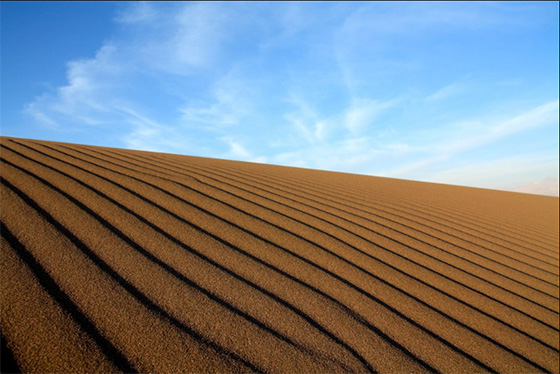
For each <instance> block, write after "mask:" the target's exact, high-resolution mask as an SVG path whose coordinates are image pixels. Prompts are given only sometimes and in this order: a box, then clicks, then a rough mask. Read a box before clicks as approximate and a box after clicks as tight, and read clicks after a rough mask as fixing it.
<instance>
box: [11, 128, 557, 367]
mask: <svg viewBox="0 0 560 374" xmlns="http://www.w3.org/2000/svg"><path fill="white" fill-rule="evenodd" d="M0 145H1V147H0V158H1V163H0V177H1V179H0V181H1V183H0V189H1V205H0V206H1V218H0V220H1V233H2V235H1V246H2V247H1V258H0V259H1V273H0V274H1V279H0V280H1V282H0V286H1V300H0V301H1V320H0V322H1V324H0V328H1V332H2V339H3V342H2V343H3V345H2V347H3V354H2V356H3V359H4V356H5V354H11V355H12V356H13V358H14V359H15V365H17V368H19V369H20V370H22V371H24V372H41V373H44V372H65V373H67V372H87V373H90V372H141V373H147V372H154V373H185V372H198V373H200V372H202V373H207V372H217V373H230V372H255V371H257V372H279V373H338V372H381V373H419V372H440V373H482V372H501V373H532V372H550V373H558V372H559V343H558V339H559V314H558V313H559V305H558V301H559V288H558V287H559V270H558V261H559V260H558V259H559V250H558V246H559V245H558V240H559V239H558V224H559V222H558V221H559V217H558V216H559V212H558V198H553V197H544V196H536V195H528V194H520V193H512V192H502V191H493V190H484V189H476V188H467V187H457V186H449V185H441V184H433V183H421V182H413V181H405V180H397V179H389V178H378V177H369V176H362V175H353V174H345V173H334V172H326V171H318V170H307V169H300V168H290V167H281V166H272V165H263V164H253V163H244V162H236V161H227V160H218V159H209V158H200V157H189V156H179V155H171V154H162V153H151V152H140V151H131V150H122V149H113V148H103V147H93V146H83V145H76V144H65V143H56V142H47V141H36V140H28V139H16V138H7V137H0ZM6 357H7V356H6ZM6 362H8V361H7V360H6V361H5V362H3V368H2V370H3V371H6V370H9V369H10V367H9V366H7V364H5V363H6ZM5 365H6V366H5ZM13 367H14V365H12V368H13Z"/></svg>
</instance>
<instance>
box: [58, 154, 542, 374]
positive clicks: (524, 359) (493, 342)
mask: <svg viewBox="0 0 560 374" xmlns="http://www.w3.org/2000/svg"><path fill="white" fill-rule="evenodd" d="M58 152H61V151H58ZM61 153H64V152H61ZM51 157H52V156H51ZM72 157H75V156H72ZM87 162H88V163H91V164H93V165H96V166H97V167H101V168H105V167H102V166H100V165H97V164H95V163H92V162H89V161H87ZM108 170H110V169H108ZM113 173H116V174H123V173H119V172H115V171H113ZM125 176H128V175H125ZM128 177H129V178H131V179H133V180H136V181H138V182H141V183H145V184H148V185H150V186H151V187H152V188H155V189H158V190H160V191H162V192H164V193H166V194H167V195H169V196H171V197H174V198H176V199H178V200H179V201H181V202H183V203H186V204H191V205H192V203H189V202H187V201H185V200H184V199H182V198H180V197H178V196H176V195H174V194H171V193H169V192H168V191H165V190H163V189H161V188H160V187H158V186H156V185H153V184H151V183H148V182H145V181H142V180H140V179H138V178H135V177H132V176H128ZM199 209H200V207H199ZM216 218H220V217H218V216H216ZM230 224H231V223H230ZM238 228H240V227H238ZM240 229H242V230H244V231H247V230H245V229H243V228H240ZM247 233H249V234H251V235H253V236H255V234H254V233H251V232H249V231H247ZM259 239H260V240H263V241H267V240H266V239H264V238H259ZM267 242H268V243H270V244H272V245H274V246H278V245H277V244H274V243H271V242H270V241H267ZM339 259H341V258H339ZM341 260H343V261H345V262H348V261H346V260H345V259H341ZM348 263H349V264H350V265H351V266H354V267H356V268H357V269H359V270H362V271H364V269H361V268H360V267H358V266H356V265H355V264H352V263H350V262H348ZM314 265H315V266H316V264H314ZM324 270H325V271H328V270H326V269H324ZM329 273H330V274H331V275H332V276H336V277H337V279H341V278H340V277H339V276H338V275H336V274H334V273H332V272H329ZM367 274H369V275H370V276H372V277H374V278H376V279H378V280H380V281H381V282H382V283H385V284H386V285H387V286H389V287H390V288H394V289H396V290H397V291H400V292H402V293H403V294H404V295H407V296H408V297H410V298H412V299H413V300H415V301H417V302H419V303H420V304H422V305H424V306H425V307H427V308H428V309H430V310H432V311H434V312H436V313H437V314H439V315H441V316H442V317H444V318H447V319H449V320H451V321H453V322H454V323H456V324H458V325H459V326H461V327H462V328H464V329H466V330H468V331H470V332H472V333H473V334H475V335H476V336H479V337H480V338H482V339H485V340H487V341H488V342H490V343H492V344H494V345H496V346H497V347H499V348H501V349H502V350H504V351H505V352H508V353H509V354H511V355H513V356H515V357H518V358H519V359H521V360H522V361H525V362H526V363H528V364H530V365H532V366H534V367H537V368H539V369H540V370H544V371H546V369H545V368H544V367H542V366H540V365H539V364H538V363H536V362H534V361H532V360H531V359H528V358H526V357H525V356H523V355H521V354H519V353H518V352H516V351H514V350H512V349H511V348H509V347H507V346H505V345H503V344H502V343H500V342H498V341H496V340H495V339H493V338H490V337H488V336H486V335H484V334H482V333H480V332H479V331H478V330H476V329H474V328H472V327H470V326H468V325H465V324H464V323H462V322H460V321H458V320H456V319H455V318H453V317H451V316H449V315H447V314H445V313H444V312H441V311H440V310H438V309H436V308H435V307H433V306H431V305H429V304H427V303H426V302H424V301H423V300H420V299H418V298H417V297H415V296H413V295H411V294H409V293H408V292H406V291H404V290H401V289H399V288H398V287H395V286H394V285H392V284H388V283H387V282H386V281H383V280H382V279H379V278H378V277H376V276H375V275H373V274H371V273H369V272H367ZM344 281H345V282H348V281H347V280H344ZM348 283H349V285H351V287H353V288H355V289H358V287H357V286H356V285H354V284H353V283H351V282H348ZM362 291H363V290H362Z"/></svg>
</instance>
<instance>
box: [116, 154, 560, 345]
mask: <svg viewBox="0 0 560 374" xmlns="http://www.w3.org/2000/svg"><path fill="white" fill-rule="evenodd" d="M130 164H134V163H132V162H130ZM137 166H138V165H137ZM121 167H123V168H126V167H124V166H122V165H121ZM144 169H147V168H145V167H144ZM131 170H132V169H131ZM133 171H134V170H133ZM137 172H138V173H142V174H146V175H148V176H151V177H155V178H160V179H164V180H165V178H162V177H159V176H155V175H151V174H148V173H145V172H141V171H137ZM167 181H169V182H172V183H176V184H179V185H181V186H182V187H183V188H185V189H187V190H189V191H190V192H193V193H198V194H201V195H203V196H205V197H206V198H209V199H213V200H215V198H214V197H212V196H209V195H207V194H204V193H202V192H200V191H197V190H194V189H192V188H191V187H189V186H186V185H184V184H182V183H179V182H174V181H173V180H170V179H167ZM198 182H199V183H201V184H205V183H204V182H201V181H198ZM208 186H210V187H211V188H214V189H218V190H221V191H222V192H224V193H228V194H232V193H230V192H228V191H225V190H223V189H220V188H218V187H216V186H215V185H209V184H208ZM232 195H233V194H232ZM239 198H240V199H243V200H245V201H247V202H249V203H251V204H255V205H259V204H256V203H253V202H251V201H250V200H248V199H245V198H242V197H239ZM226 205H228V206H230V205H229V204H226ZM259 206H261V207H262V208H263V209H266V210H269V211H271V212H273V213H275V214H278V215H281V216H285V217H287V218H289V219H293V220H294V221H296V222H298V223H300V224H302V225H306V226H309V225H307V224H306V223H305V222H303V221H299V220H296V219H294V218H291V217H288V216H287V215H284V214H283V213H280V212H277V211H274V210H272V209H269V208H267V207H264V206H262V205H259ZM230 207H231V208H232V209H236V210H237V211H240V212H242V213H245V214H248V215H250V216H253V215H251V214H249V213H247V212H245V211H242V210H240V209H239V208H237V207H232V206H230ZM253 217H254V216H253ZM254 218H257V219H259V220H262V221H264V222H266V223H269V224H271V225H273V226H275V227H277V226H276V225H274V224H272V223H270V222H267V221H265V220H264V219H261V218H260V217H254ZM309 227H310V228H312V229H314V230H316V231H318V232H320V233H322V234H324V235H326V236H330V237H331V238H333V239H334V240H337V241H339V242H340V243H341V244H344V245H348V246H350V247H351V248H353V249H354V250H356V251H358V252H360V253H363V254H365V255H366V256H368V257H370V258H372V259H375V260H378V259H377V258H375V257H373V256H371V255H369V254H368V253H365V252H363V251H362V250H360V249H358V248H356V247H354V246H352V245H350V244H348V243H345V242H342V241H340V240H339V239H338V238H336V237H334V236H333V235H331V234H329V233H327V232H325V231H323V230H321V229H319V228H315V227H311V226H309ZM277 228H278V227H277ZM280 229H282V230H284V229H283V228H280ZM305 240H307V239H305ZM317 246H319V247H321V246H320V245H318V244H317ZM323 249H324V248H323ZM383 249H384V250H387V251H388V249H386V248H383ZM378 261H380V262H381V263H383V264H384V265H386V266H388V267H390V268H392V269H394V270H396V271H398V272H400V273H401V274H403V275H405V276H409V277H411V278H412V279H414V280H415V281H418V282H420V283H421V284H423V285H425V286H427V287H429V288H431V289H433V290H436V291H439V292H441V293H442V294H443V295H445V296H447V297H449V298H451V299H452V300H454V301H457V302H459V303H461V304H463V305H464V306H466V307H468V308H472V309H473V310H474V311H477V312H479V313H481V314H483V315H484V316H486V317H489V318H491V319H492V320H494V321H496V322H498V323H500V324H503V325H505V326H507V327H509V328H511V329H513V330H515V331H516V332H518V333H520V334H522V335H525V336H526V337H527V338H529V339H531V340H534V341H536V342H538V343H540V344H542V345H544V346H546V347H547V348H549V349H552V350H555V351H558V349H557V348H556V347H554V346H552V345H550V344H548V343H546V342H544V341H542V340H540V339H539V338H536V337H534V336H532V335H530V334H529V333H527V332H526V331H523V330H520V329H519V328H517V327H515V326H513V325H511V324H509V323H507V322H505V321H503V320H500V319H499V318H497V317H495V316H493V315H490V314H488V313H486V312H484V311H482V310H481V309H479V308H477V307H475V306H473V305H472V304H469V303H467V302H465V301H463V300H460V299H458V298H457V297H455V296H453V295H451V294H449V293H447V292H445V291H442V290H440V289H437V288H435V287H433V286H432V285H430V284H427V283H426V282H424V281H422V280H420V279H418V278H416V277H414V276H411V275H409V274H408V273H405V272H404V271H402V270H401V269H398V268H395V267H394V266H392V265H390V264H388V263H386V262H384V261H382V260H378ZM428 270H430V269H428ZM433 272H435V273H437V272H436V271H435V270H434V271H433ZM437 274H439V273H437ZM449 280H451V281H453V280H452V279H451V278H449ZM481 295H483V294H481ZM489 299H491V300H493V301H497V300H495V299H493V298H490V297H489ZM508 307H509V306H508ZM510 308H511V309H512V311H516V312H519V313H521V314H525V313H524V312H522V311H520V310H518V309H515V308H513V307H510ZM525 315H526V316H528V317H529V318H531V319H533V320H535V321H536V322H539V323H541V324H543V325H544V326H546V327H548V328H551V329H552V330H556V328H555V327H554V326H551V325H548V324H546V323H545V322H542V321H540V320H538V319H535V318H534V317H532V316H530V315H528V314H525Z"/></svg>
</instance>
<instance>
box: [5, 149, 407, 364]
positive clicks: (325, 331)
mask: <svg viewBox="0 0 560 374" xmlns="http://www.w3.org/2000/svg"><path fill="white" fill-rule="evenodd" d="M6 148H7V149H8V147H6ZM12 151H13V150H12ZM13 152H14V153H16V152H17V151H13ZM22 156H23V157H26V158H28V157H27V156H25V155H22ZM28 159H30V158H28ZM30 160H31V161H34V162H36V163H39V164H41V165H42V166H44V167H47V168H49V169H51V170H53V171H56V172H58V173H60V174H61V175H64V176H66V177H68V178H70V179H72V180H74V181H75V182H77V183H79V184H80V185H82V186H84V187H86V188H88V189H90V190H91V191H93V192H94V193H96V194H98V195H99V196H101V197H103V198H105V199H107V200H109V201H110V202H111V203H112V204H114V205H116V206H118V207H119V208H121V209H123V210H125V211H126V212H127V213H129V214H131V215H133V216H134V217H136V218H137V219H139V220H140V221H142V222H143V223H145V224H146V225H148V226H150V227H151V228H152V229H154V230H155V231H156V232H158V233H159V234H161V235H163V236H164V237H166V238H167V239H168V240H170V241H172V242H174V243H175V244H177V245H179V246H180V247H182V248H183V249H184V250H187V251H189V252H190V253H193V254H195V255H196V256H198V257H200V258H202V259H203V260H204V261H206V262H208V263H209V264H211V265H212V266H215V267H216V268H219V269H220V270H222V271H224V272H226V273H227V274H229V275H231V276H233V277H234V278H236V279H238V280H239V281H242V282H244V283H246V284H248V285H249V286H250V287H252V288H254V289H255V290H257V291H259V292H261V293H263V294H264V295H266V296H268V297H270V298H271V299H272V300H273V301H275V302H277V303H279V304H281V305H282V306H284V307H285V308H287V309H288V310H290V311H291V312H293V313H295V314H297V315H298V316H300V317H301V318H302V319H304V320H305V321H306V322H307V323H309V324H310V325H311V326H313V327H314V328H316V329H317V330H319V331H320V332H321V333H323V334H325V335H326V336H327V337H329V338H330V339H331V340H333V341H334V342H335V343H336V344H339V345H340V346H341V347H343V348H344V349H346V350H347V351H348V352H350V353H351V354H352V355H353V356H354V357H355V358H357V359H358V360H359V361H360V362H361V364H362V365H363V366H364V367H366V369H367V370H368V372H374V371H375V370H374V368H373V367H372V366H371V365H370V364H369V363H368V362H367V360H365V359H364V358H363V357H362V356H361V355H360V354H359V353H358V352H356V351H355V350H354V349H353V348H352V347H350V346H349V345H348V344H346V343H345V342H343V341H342V340H340V339H339V338H338V337H337V336H336V335H334V334H333V333H331V332H330V331H329V330H328V329H326V328H325V327H323V326H322V325H321V324H319V323H318V322H317V321H315V320H314V319H313V318H311V317H310V316H309V315H307V314H305V313H304V312H303V311H301V310H300V309H298V308H297V307H296V306H294V305H292V304H290V303H288V302H287V301H285V300H283V299H281V298H279V297H278V296H276V295H274V294H272V293H270V292H269V291H267V290H265V289H264V288H262V287H260V286H258V285H256V284H254V283H253V282H251V281H249V280H247V279H245V278H243V277H241V276H239V275H238V274H236V273H234V272H233V271H231V270H229V269H227V268H225V267H223V266H222V265H220V264H218V263H216V262H215V261H213V260H211V259H210V258H208V257H206V256H204V255H202V254H201V253H199V252H197V251H195V250H194V249H192V248H191V247H189V246H187V245H186V244H184V243H182V242H180V241H179V240H177V239H176V238H174V237H173V236H171V235H170V234H168V233H167V232H165V231H164V230H162V229H161V228H159V227H158V226H156V225H154V224H153V223H151V222H149V221H147V220H146V219H144V218H143V217H141V216H139V215H138V214H136V213H135V212H133V211H131V210H130V209H129V208H126V207H125V206H123V205H122V204H120V203H118V202H117V201H115V200H113V199H111V198H109V197H108V196H106V195H105V194H103V193H101V192H99V191H97V190H95V189H94V188H92V187H91V186H89V185H87V184H85V183H84V182H82V181H80V180H78V179H76V178H74V177H72V176H70V175H68V174H66V173H64V172H61V171H59V170H56V169H55V168H53V167H51V166H49V165H46V164H44V163H41V162H40V161H37V160H33V159H30ZM2 161H3V162H6V163H7V164H9V165H11V166H13V167H16V168H18V169H20V170H21V171H23V172H25V173H27V174H29V175H30V176H32V177H34V178H36V179H38V180H39V181H41V182H42V183H43V184H45V185H47V186H48V187H50V188H51V189H53V190H55V191H56V192H58V193H60V194H62V195H63V196H65V197H66V198H67V199H69V200H71V201H72V202H73V203H74V204H75V205H77V206H79V207H80V208H81V209H82V210H84V211H85V212H86V213H87V214H89V215H91V216H92V217H93V218H94V219H96V220H98V221H99V222H100V223H101V224H103V225H104V226H105V227H107V228H108V229H109V230H110V231H112V232H113V233H114V234H115V235H116V236H118V237H119V238H120V239H121V240H123V241H124V242H126V243H127V244H128V245H129V246H131V247H133V248H134V249H135V250H136V251H138V252H139V253H141V254H142V255H144V256H145V257H147V258H148V259H149V260H150V261H152V262H154V263H156V264H157V265H158V266H160V267H162V268H163V269H165V270H166V271H167V272H169V273H170V274H172V275H173V276H174V277H176V278H177V279H179V280H180V281H182V282H183V283H185V284H187V285H188V286H190V287H193V288H195V289H196V290H197V291H199V292H201V293H203V294H204V295H206V296H207V297H209V298H210V299H212V300H213V301H215V302H217V303H218V304H220V305H222V306H223V307H224V308H226V309H228V310H229V311H230V312H232V313H235V314H238V315H240V316H241V317H243V318H245V319H246V320H248V321H249V322H251V323H253V324H254V325H256V326H257V327H259V328H261V329H263V330H265V331H266V332H268V333H270V334H272V335H273V336H275V337H276V338H277V339H279V340H282V341H284V342H286V343H288V344H290V345H292V346H294V347H296V348H297V349H299V350H301V351H302V352H305V353H307V354H310V355H318V354H317V353H316V352H312V351H310V350H309V349H308V348H306V347H303V346H302V345H300V344H299V343H296V342H295V341H293V340H292V339H290V338H289V337H287V336H285V335H283V334H281V333H279V332H278V331H276V330H274V329H272V328H271V327H269V326H267V325H266V324H264V323H262V322H261V321H259V320H257V319H255V318H254V317H252V316H251V315H249V314H247V313H245V312H243V311H241V310H239V309H238V308H236V307H235V306H233V305H231V304H230V303H228V302H226V301H225V300H222V299H220V298H218V297H217V296H215V295H214V294H213V293H212V292H211V291H209V290H206V289H205V288H204V287H202V286H200V285H198V284H196V283H195V282H193V281H192V280H190V279H188V278H186V277H185V276H184V275H182V274H181V273H180V272H178V271H177V270H175V269H174V268H172V267H171V266H169V265H167V264H166V263H164V262H162V261H161V260H159V259H158V258H157V257H155V256H153V255H152V254H151V253H149V252H147V251H146V250H145V249H144V248H142V247H141V246H140V245H138V244H137V243H135V242H134V241H133V240H132V239H131V238H129V237H127V236H126V235H125V234H124V233H122V232H121V231H120V230H118V229H117V228H116V227H114V226H113V225H111V224H110V223H109V222H108V221H106V220H105V219H103V218H102V217H100V216H99V215H98V214H97V213H95V212H93V211H92V210H91V209H90V208H88V207H87V206H85V205H83V204H82V203H81V202H80V201H78V200H76V199H75V198H74V197H72V196H70V195H68V194H67V193H65V192H64V191H61V190H60V189H58V188H57V187H56V186H54V185H52V184H50V183H49V182H48V181H46V180H44V179H43V178H41V177H38V176H36V175H34V174H33V173H31V172H29V171H27V170H25V169H23V168H21V167H19V166H17V165H15V164H13V163H11V162H10V161H7V160H4V159H2ZM74 167H76V168H79V167H77V166H74ZM80 169H81V168H80ZM81 170H82V171H85V172H87V173H91V172H90V171H87V170H85V169H81ZM91 174H93V173H91ZM97 176H98V177H100V178H103V179H106V178H104V177H102V176H99V175H97ZM106 180H107V179H106ZM108 181H109V180H108ZM112 183H113V184H114V185H116V186H117V187H120V188H123V189H125V190H127V191H128V192H130V193H133V194H135V193H134V192H133V191H131V190H128V189H126V187H124V186H121V185H118V184H116V183H114V182H112ZM137 197H139V198H141V199H143V200H145V201H146V202H149V203H150V204H152V205H155V203H153V202H151V201H149V200H147V199H145V198H144V197H142V196H139V195H138V196H137ZM162 209H164V208H162ZM168 214H170V215H174V213H172V212H168ZM176 218H179V217H176ZM184 223H188V222H186V221H184ZM220 241H223V240H221V239H220ZM224 244H226V245H229V243H227V242H224ZM154 305H155V303H154ZM322 358H324V357H322ZM411 358H413V356H411ZM324 359H328V360H331V359H330V358H324ZM338 364H339V365H341V366H342V367H345V366H344V365H343V364H342V363H338Z"/></svg>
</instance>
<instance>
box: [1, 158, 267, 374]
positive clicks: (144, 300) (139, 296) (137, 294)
mask: <svg viewBox="0 0 560 374" xmlns="http://www.w3.org/2000/svg"><path fill="white" fill-rule="evenodd" d="M4 161H5V160H4ZM14 166H15V165H14ZM15 167H17V166H15ZM21 170H22V171H24V172H26V173H29V172H28V171H26V170H25V169H21ZM31 175H32V176H33V177H35V178H36V179H37V180H39V181H40V182H41V183H43V184H45V185H46V186H48V187H50V188H52V189H54V190H55V191H57V192H59V193H60V194H62V195H63V196H64V195H65V193H64V192H63V191H60V190H59V189H58V188H56V187H55V186H53V185H52V184H51V183H49V182H48V181H46V180H44V179H42V178H40V177H37V176H35V175H33V174H31ZM0 183H2V184H4V185H5V186H6V187H8V188H9V189H10V190H12V191H13V192H14V193H15V194H16V195H18V197H20V198H21V199H22V200H24V201H25V202H26V203H27V205H29V206H30V207H32V208H33V209H34V210H35V211H36V212H37V213H38V214H39V215H40V216H41V217H43V219H44V220H45V221H46V222H48V223H49V224H51V225H52V226H54V227H55V228H56V229H57V230H58V231H59V232H61V233H62V234H63V235H64V236H66V237H67V238H68V240H70V242H72V244H73V245H74V246H75V247H76V248H78V249H79V250H80V251H81V252H82V253H83V254H84V255H86V257H87V258H89V259H90V260H91V261H92V262H93V263H95V265H96V266H98V267H99V268H100V269H101V270H102V271H103V272H104V273H106V274H107V275H109V276H110V277H111V278H112V279H113V280H114V281H115V282H116V283H118V284H119V285H120V286H121V287H123V288H124V289H125V290H126V291H127V292H128V293H129V294H130V295H131V296H133V297H134V298H135V299H136V300H138V301H139V302H140V303H141V304H143V305H144V306H145V307H146V308H147V309H149V310H150V311H152V312H153V313H155V314H156V315H159V316H160V317H161V318H163V319H165V320H167V321H168V322H169V323H170V324H171V325H172V326H174V327H176V328H178V329H179V330H181V331H183V332H185V333H186V334H188V335H189V336H191V337H192V338H194V339H195V340H197V341H199V342H200V343H201V344H204V345H206V346H208V347H210V348H211V349H213V350H215V351H216V352H218V353H220V354H222V355H225V356H227V357H231V358H232V359H234V360H235V361H237V362H239V363H241V364H242V365H244V366H246V367H247V368H249V369H250V370H253V371H255V372H260V373H264V370H262V369H260V368H258V367H257V366H255V365H254V364H252V363H250V362H249V361H247V360H245V359H243V358H242V357H240V356H238V355H237V354H235V353H234V352H231V351H228V350H226V349H224V348H223V347H221V346H219V345H217V344H215V343H214V342H212V341H209V340H208V339H207V338H206V337H204V336H203V335H202V334H200V333H198V332H196V331H194V330H193V329H191V328H190V327H189V326H186V325H185V324H183V323H182V322H181V321H179V320H177V319H176V318H175V317H173V316H171V315H170V314H169V313H167V312H166V311H165V310H163V309H161V308H160V307H159V306H158V305H157V304H155V303H154V302H153V301H152V300H150V299H149V298H148V297H147V296H146V295H145V294H144V293H142V291H140V290H139V289H137V288H136V287H135V286H134V285H133V284H131V283H130V282H128V281H127V280H126V279H124V278H123V277H122V276H121V275H120V274H119V273H118V272H117V271H116V270H115V269H113V268H112V267H111V266H109V265H108V264H107V263H106V262H105V261H103V260H102V259H101V258H100V257H98V256H97V255H96V254H95V253H94V252H93V251H92V250H91V249H90V248H89V247H88V246H86V245H85V244H84V243H83V242H82V241H81V240H80V239H79V238H78V237H76V236H75V235H74V234H73V233H72V232H70V231H68V229H66V227H64V226H63V225H62V224H60V223H59V222H58V221H57V220H56V219H54V217H53V216H52V215H51V214H50V213H48V212H47V211H46V210H44V209H43V208H42V207H41V206H39V205H38V204H37V203H36V202H35V201H34V200H33V199H31V198H30V197H29V196H27V195H26V194H25V193H24V192H22V191H21V190H20V189H18V188H17V187H15V186H14V185H13V184H11V183H10V182H8V181H7V180H6V179H4V178H0ZM65 197H69V196H65ZM70 198H71V197H70ZM71 200H74V199H72V198H71ZM73 202H74V203H75V204H76V205H78V206H80V205H83V204H81V203H80V202H79V201H76V200H74V201H73ZM86 209H87V208H86ZM92 213H93V212H92ZM99 218H101V217H99ZM80 322H81V321H80ZM94 339H95V340H96V341H97V339H99V338H96V337H94ZM98 344H99V343H98ZM105 344H108V346H109V347H110V346H111V345H110V343H109V342H108V341H106V342H105ZM111 353H112V354H113V356H110V357H109V358H111V359H112V358H113V357H114V353H113V352H111ZM119 364H120V365H121V366H122V365H123V364H122V363H119ZM123 372H134V370H133V369H132V367H130V368H125V369H123Z"/></svg>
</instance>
